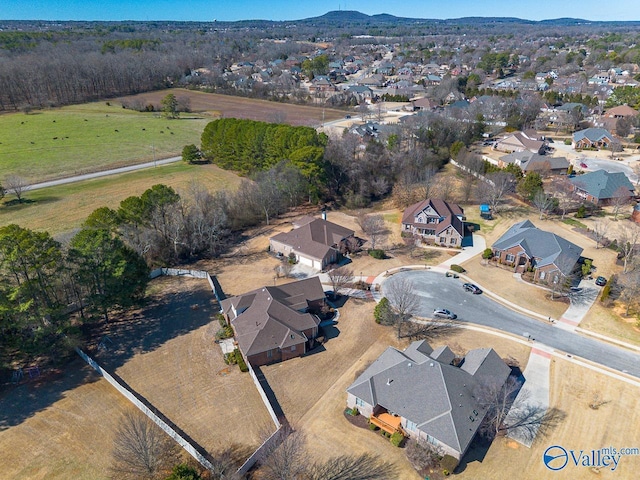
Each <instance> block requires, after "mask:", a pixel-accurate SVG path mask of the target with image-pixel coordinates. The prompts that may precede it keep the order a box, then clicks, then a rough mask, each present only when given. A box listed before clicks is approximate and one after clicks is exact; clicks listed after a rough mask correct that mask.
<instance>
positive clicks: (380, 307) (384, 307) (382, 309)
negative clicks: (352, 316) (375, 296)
mask: <svg viewBox="0 0 640 480" xmlns="http://www.w3.org/2000/svg"><path fill="white" fill-rule="evenodd" d="M390 309H391V305H390V304H389V299H388V298H387V297H382V298H381V299H380V301H379V302H378V304H377V305H376V307H375V308H374V309H373V318H374V319H375V321H376V323H382V321H383V320H386V318H387V314H388V312H389V310H390Z"/></svg>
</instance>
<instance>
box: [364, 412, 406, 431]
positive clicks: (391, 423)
mask: <svg viewBox="0 0 640 480" xmlns="http://www.w3.org/2000/svg"><path fill="white" fill-rule="evenodd" d="M369 421H370V422H371V423H373V424H374V425H375V426H376V427H380V428H381V429H382V430H384V431H385V432H388V433H390V434H392V435H393V434H394V433H396V432H400V433H402V434H403V435H404V430H402V426H401V425H400V422H401V419H400V417H394V416H393V415H389V414H388V413H380V414H378V415H371V417H370V418H369Z"/></svg>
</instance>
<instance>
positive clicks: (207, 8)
mask: <svg viewBox="0 0 640 480" xmlns="http://www.w3.org/2000/svg"><path fill="white" fill-rule="evenodd" d="M330 10H357V11H360V12H363V13H366V14H369V15H373V14H377V13H389V14H392V15H396V16H400V17H411V18H460V17H468V16H481V17H492V16H495V17H519V18H525V19H529V20H543V19H549V18H560V17H573V18H584V19H587V20H640V1H639V0H615V1H609V2H603V1H601V0H579V1H576V0H565V1H558V0H535V1H533V0H447V1H442V0H404V1H394V0H367V1H360V2H357V1H355V0H350V1H346V0H338V1H334V0H330V1H328V2H314V1H309V0H295V1H294V0H236V1H233V0H103V1H96V0H0V19H2V20H195V21H211V20H249V19H262V20H297V19H302V18H308V17H315V16H319V15H322V14H324V13H326V12H328V11H330Z"/></svg>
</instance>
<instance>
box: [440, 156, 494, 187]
mask: <svg viewBox="0 0 640 480" xmlns="http://www.w3.org/2000/svg"><path fill="white" fill-rule="evenodd" d="M449 163H451V165H454V166H456V167H458V168H459V169H460V170H464V171H465V172H467V173H470V174H471V175H473V176H474V177H476V178H479V179H480V180H483V181H485V182H487V183H488V184H489V185H493V186H495V183H494V182H493V181H492V180H489V179H488V178H487V177H485V176H484V175H481V174H480V173H478V172H474V171H473V170H471V169H470V168H469V167H465V166H464V165H462V164H460V163H458V162H456V161H455V160H454V159H453V158H451V159H449Z"/></svg>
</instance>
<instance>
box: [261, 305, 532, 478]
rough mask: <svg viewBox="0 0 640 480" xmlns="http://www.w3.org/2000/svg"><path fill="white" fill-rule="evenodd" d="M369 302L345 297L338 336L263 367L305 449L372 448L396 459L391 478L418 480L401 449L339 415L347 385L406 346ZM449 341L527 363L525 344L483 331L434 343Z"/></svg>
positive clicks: (320, 453) (321, 453)
mask: <svg viewBox="0 0 640 480" xmlns="http://www.w3.org/2000/svg"><path fill="white" fill-rule="evenodd" d="M373 306H374V304H373V302H363V301H358V300H349V301H348V302H347V303H346V304H345V306H344V307H343V308H341V309H340V319H339V323H338V324H337V329H338V330H339V335H338V336H337V337H334V338H330V339H329V340H328V342H327V343H326V344H325V347H326V351H323V352H320V353H317V354H314V355H310V356H308V357H304V358H299V359H294V360H289V361H287V362H283V363H280V364H277V365H271V366H269V367H263V368H262V370H263V372H264V374H265V376H266V377H267V380H268V381H269V384H270V385H271V387H272V389H273V390H274V392H275V394H276V397H277V398H278V401H279V403H280V405H281V406H282V408H283V411H284V412H285V415H286V416H287V418H288V419H289V421H290V422H291V423H292V424H293V425H294V427H295V428H299V429H301V430H302V431H303V432H304V433H305V434H306V438H307V442H308V448H309V451H310V452H313V455H314V456H315V457H316V458H328V457H331V456H336V455H339V454H362V453H372V454H373V455H375V456H379V457H381V458H385V460H387V461H389V462H391V463H393V464H395V465H396V466H397V468H398V472H397V476H396V478H403V479H405V478H406V479H417V478H419V477H418V475H417V474H416V473H415V472H414V470H413V469H412V467H411V466H410V465H409V463H408V461H407V460H406V457H405V454H404V450H402V449H397V448H394V447H393V446H391V445H390V444H389V441H388V440H386V439H384V438H382V437H381V436H380V435H376V434H374V433H373V432H370V431H369V430H364V429H359V428H357V427H354V426H353V425H351V424H350V423H349V422H348V421H347V420H346V419H345V418H344V415H343V411H344V408H345V402H346V393H345V390H346V388H347V387H348V386H349V385H350V384H351V382H353V380H354V379H355V378H356V376H357V375H359V373H360V372H362V371H363V370H364V369H365V368H366V367H367V366H368V365H369V364H370V363H371V362H372V361H374V360H375V359H376V358H377V357H378V356H379V355H380V354H381V353H382V352H383V351H384V350H385V349H386V348H387V347H388V346H390V345H391V346H396V347H399V348H405V347H406V346H407V344H408V342H407V341H398V340H397V339H396V338H395V332H394V331H393V329H391V328H387V327H382V326H379V325H376V324H375V323H374V322H373V320H372V311H373ZM441 344H448V345H450V346H451V347H452V349H453V350H454V351H455V352H456V353H464V352H466V351H468V350H470V349H473V348H479V347H486V346H492V347H493V348H495V349H496V351H497V352H498V353H499V354H500V355H501V356H503V357H506V356H512V357H514V358H515V359H516V360H517V361H518V362H519V363H520V365H521V367H522V368H524V366H525V365H526V362H527V359H528V356H529V348H528V347H526V346H524V345H520V344H518V343H515V342H511V341H508V340H505V339H501V338H499V337H495V336H492V335H488V334H485V333H478V332H471V331H468V330H459V331H457V332H455V333H453V334H451V335H450V336H449V337H448V338H442V339H439V340H437V341H434V342H433V345H434V346H438V345H441Z"/></svg>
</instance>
